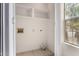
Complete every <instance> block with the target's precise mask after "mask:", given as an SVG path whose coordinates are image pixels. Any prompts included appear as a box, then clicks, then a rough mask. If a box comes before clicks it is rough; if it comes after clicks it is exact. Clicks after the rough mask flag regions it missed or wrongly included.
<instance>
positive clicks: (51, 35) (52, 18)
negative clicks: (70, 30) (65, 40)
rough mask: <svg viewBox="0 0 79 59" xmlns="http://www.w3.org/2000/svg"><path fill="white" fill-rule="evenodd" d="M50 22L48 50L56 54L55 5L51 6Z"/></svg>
mask: <svg viewBox="0 0 79 59" xmlns="http://www.w3.org/2000/svg"><path fill="white" fill-rule="evenodd" d="M49 10H50V20H49V32H48V40H47V42H48V48H49V50H51V51H52V52H54V44H55V43H54V36H55V5H54V4H50V6H49Z"/></svg>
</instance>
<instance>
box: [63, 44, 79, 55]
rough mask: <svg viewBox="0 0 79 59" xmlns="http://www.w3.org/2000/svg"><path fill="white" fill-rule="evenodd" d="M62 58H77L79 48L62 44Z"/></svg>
mask: <svg viewBox="0 0 79 59" xmlns="http://www.w3.org/2000/svg"><path fill="white" fill-rule="evenodd" d="M63 56H79V48H76V47H73V46H70V45H67V44H64V45H63Z"/></svg>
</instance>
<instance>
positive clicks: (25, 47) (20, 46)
mask: <svg viewBox="0 0 79 59" xmlns="http://www.w3.org/2000/svg"><path fill="white" fill-rule="evenodd" d="M51 7H52V8H53V7H54V6H53V5H52V6H51ZM52 8H51V11H52ZM50 15H51V17H50V19H43V18H36V17H32V18H30V17H24V16H19V15H17V16H16V32H17V28H24V33H16V52H23V51H29V50H34V49H39V48H40V45H41V44H42V43H47V45H48V48H49V50H51V51H52V52H53V50H54V22H53V21H54V18H53V17H52V16H54V15H52V13H51V12H50ZM40 30H42V31H40Z"/></svg>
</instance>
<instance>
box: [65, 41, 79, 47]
mask: <svg viewBox="0 0 79 59" xmlns="http://www.w3.org/2000/svg"><path fill="white" fill-rule="evenodd" d="M64 44H66V45H69V46H72V47H74V48H79V46H77V45H73V44H71V43H68V42H64Z"/></svg>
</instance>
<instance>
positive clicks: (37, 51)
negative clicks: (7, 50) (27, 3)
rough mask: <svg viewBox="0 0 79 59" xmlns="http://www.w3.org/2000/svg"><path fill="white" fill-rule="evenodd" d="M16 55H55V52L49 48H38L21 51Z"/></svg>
mask: <svg viewBox="0 0 79 59" xmlns="http://www.w3.org/2000/svg"><path fill="white" fill-rule="evenodd" d="M16 55H17V56H54V54H53V53H52V52H51V51H49V50H48V49H46V50H41V49H38V50H33V51H28V52H21V53H17V54H16Z"/></svg>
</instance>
